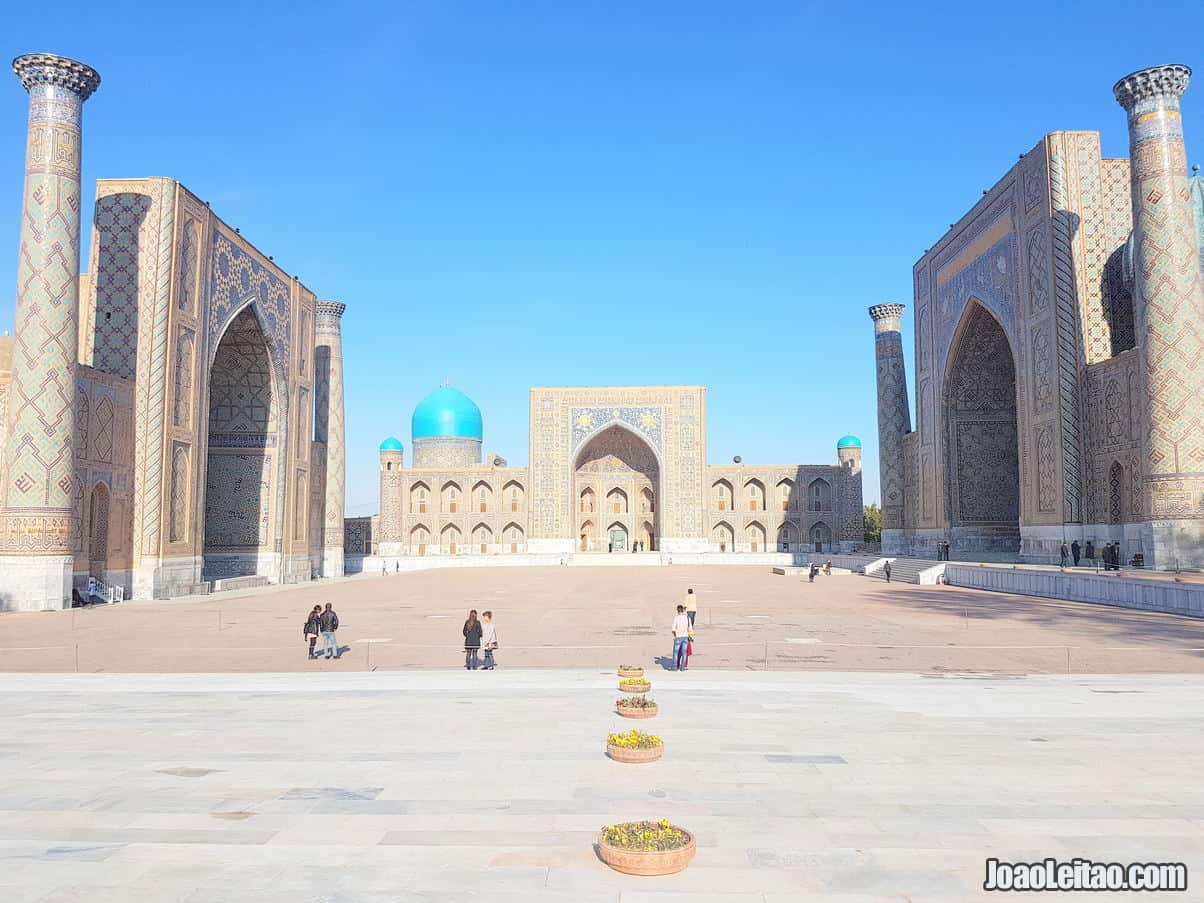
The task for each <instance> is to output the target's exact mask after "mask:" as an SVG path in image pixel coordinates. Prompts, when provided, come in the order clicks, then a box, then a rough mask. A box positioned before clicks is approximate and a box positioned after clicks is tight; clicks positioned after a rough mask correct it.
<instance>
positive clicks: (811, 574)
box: [807, 561, 819, 583]
mask: <svg viewBox="0 0 1204 903" xmlns="http://www.w3.org/2000/svg"><path fill="white" fill-rule="evenodd" d="M818 573H819V565H818V564H816V563H815V562H814V561H813V562H811V567H810V569H809V570H808V571H807V582H808V583H814V582H815V575H816V574H818Z"/></svg>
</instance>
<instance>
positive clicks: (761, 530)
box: [744, 520, 765, 552]
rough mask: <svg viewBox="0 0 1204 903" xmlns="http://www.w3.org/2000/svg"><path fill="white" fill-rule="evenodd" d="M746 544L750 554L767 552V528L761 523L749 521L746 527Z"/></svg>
mask: <svg viewBox="0 0 1204 903" xmlns="http://www.w3.org/2000/svg"><path fill="white" fill-rule="evenodd" d="M744 542H745V543H746V544H747V545H748V551H750V552H764V551H765V526H764V525H763V524H762V523H761V522H760V521H755V520H754V521H749V523H747V524H745V526H744Z"/></svg>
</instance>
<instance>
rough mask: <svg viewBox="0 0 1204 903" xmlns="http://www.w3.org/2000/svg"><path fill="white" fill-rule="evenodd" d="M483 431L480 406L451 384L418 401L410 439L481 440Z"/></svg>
mask: <svg viewBox="0 0 1204 903" xmlns="http://www.w3.org/2000/svg"><path fill="white" fill-rule="evenodd" d="M481 434H482V429H481V409H480V408H478V407H477V406H476V404H475V403H474V402H473V400H472V399H471V398H469V397H468V396H467V395H465V394H464V393H463V392H461V391H460V390H459V389H453V388H452V387H451V386H444V387H443V388H441V389H436V390H435V391H434V392H432V393H431V394H430V395H428V396H427V397H426V398H424V399H422V401H420V402H418V407H416V408H414V416H413V417H412V418H410V438H411V440H413V439H430V438H434V437H436V436H454V437H457V438H462V439H480V438H481Z"/></svg>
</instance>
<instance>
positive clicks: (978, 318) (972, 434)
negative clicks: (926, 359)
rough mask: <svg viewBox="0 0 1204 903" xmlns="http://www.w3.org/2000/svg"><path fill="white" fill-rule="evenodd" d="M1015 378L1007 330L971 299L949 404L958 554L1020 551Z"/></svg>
mask: <svg viewBox="0 0 1204 903" xmlns="http://www.w3.org/2000/svg"><path fill="white" fill-rule="evenodd" d="M1016 372H1017V368H1016V358H1015V355H1014V353H1013V351H1012V345H1011V342H1010V340H1009V339H1008V336H1007V332H1006V330H1005V329H1004V327H1003V325H1002V324H1001V323H1000V321H999V320H998V319H996V317H995V315H994V314H993V313H992V312H991V311H990V310H989V309H988V308H987V307H986V306H985V305H983V304H982V303H981V302H980V301H978V300H977V299H973V298H972V299H971V300H970V303H969V304H967V305H966V309H965V311H964V312H963V314H962V319H961V321H960V323H959V324H958V327H957V329H956V331H955V333H954V338H953V342H952V344H951V345H950V349H949V356H948V359H947V361H946V368H945V381H944V391H943V398H942V405H943V408H944V419H945V431H944V435H943V437H942V446H943V453H944V458H945V511H946V518H947V521H948V523H949V526H950V539H951V543H952V547H953V549H954V550H955V551H961V552H963V553H965V554H973V553H975V552H1006V553H1011V554H1015V552H1016V549H1017V548H1019V544H1020V464H1019V431H1018V419H1017V417H1018V411H1017V404H1016V398H1017V394H1016Z"/></svg>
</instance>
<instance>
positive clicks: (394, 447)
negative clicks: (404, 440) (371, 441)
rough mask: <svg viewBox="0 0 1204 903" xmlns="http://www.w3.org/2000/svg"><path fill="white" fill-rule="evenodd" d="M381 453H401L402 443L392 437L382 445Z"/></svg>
mask: <svg viewBox="0 0 1204 903" xmlns="http://www.w3.org/2000/svg"><path fill="white" fill-rule="evenodd" d="M380 450H381V451H401V443H400V442H399V441H398V440H397V439H396V438H395V437H393V436H390V437H389V438H388V439H386V440H385V441H384V442H382V443H381V444H380Z"/></svg>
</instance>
